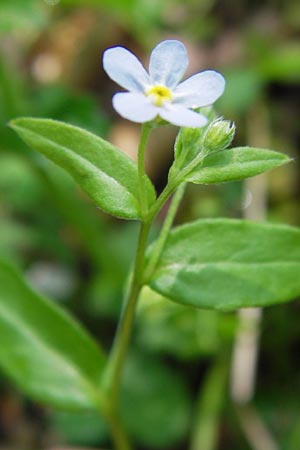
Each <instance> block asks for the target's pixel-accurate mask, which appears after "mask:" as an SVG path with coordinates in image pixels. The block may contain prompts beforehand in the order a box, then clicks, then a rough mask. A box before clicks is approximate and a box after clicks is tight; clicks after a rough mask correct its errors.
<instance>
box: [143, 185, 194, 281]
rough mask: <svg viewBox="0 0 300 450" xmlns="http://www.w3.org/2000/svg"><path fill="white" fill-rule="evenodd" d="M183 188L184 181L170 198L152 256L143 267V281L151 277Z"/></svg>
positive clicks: (183, 190)
mask: <svg viewBox="0 0 300 450" xmlns="http://www.w3.org/2000/svg"><path fill="white" fill-rule="evenodd" d="M185 188H186V183H182V184H181V185H180V186H179V188H178V190H177V192H176V194H175V195H174V197H173V199H172V203H171V206H170V208H169V210H168V213H167V216H166V218H165V221H164V224H163V227H162V229H161V232H160V235H159V237H158V239H157V241H156V243H155V247H154V249H153V251H152V256H151V258H150V261H149V263H148V265H147V267H146V269H145V276H144V279H145V281H146V280H148V279H149V278H150V277H151V275H152V272H153V270H154V269H155V266H156V264H157V262H158V260H159V257H160V255H161V252H162V250H163V248H164V246H165V243H166V240H167V238H168V234H169V232H170V229H171V226H172V224H173V222H174V219H175V216H176V213H177V210H178V207H179V205H180V203H181V200H182V197H183V195H184V192H185Z"/></svg>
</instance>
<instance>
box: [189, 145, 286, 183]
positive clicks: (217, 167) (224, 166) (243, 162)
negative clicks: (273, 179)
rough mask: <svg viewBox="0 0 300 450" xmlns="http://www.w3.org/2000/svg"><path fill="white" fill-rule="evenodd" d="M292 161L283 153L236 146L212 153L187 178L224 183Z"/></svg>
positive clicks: (191, 180) (195, 180)
mask: <svg viewBox="0 0 300 450" xmlns="http://www.w3.org/2000/svg"><path fill="white" fill-rule="evenodd" d="M289 161H290V158H289V157H288V156H287V155H284V154H283V153H279V152H275V151H273V150H266V149H262V148H252V147H236V148H231V149H229V150H224V151H220V152H217V153H213V154H210V155H208V156H206V157H205V158H204V160H203V161H202V163H200V164H199V166H197V167H196V168H195V169H193V170H192V171H191V172H190V173H189V174H188V175H187V176H186V177H185V178H184V180H185V181H190V182H192V183H196V184H212V183H224V182H226V181H236V180H242V179H244V178H249V177H253V176H254V175H259V174H260V173H263V172H266V171H267V170H270V169H274V168H275V167H278V166H281V165H282V164H285V163H287V162H289Z"/></svg>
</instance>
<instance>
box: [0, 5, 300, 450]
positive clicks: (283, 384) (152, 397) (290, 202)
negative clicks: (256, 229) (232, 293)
mask: <svg viewBox="0 0 300 450" xmlns="http://www.w3.org/2000/svg"><path fill="white" fill-rule="evenodd" d="M299 31H300V5H299V1H298V0H288V1H286V2H282V1H277V0H268V1H267V0H264V1H257V0H256V1H253V2H250V1H248V0H242V1H238V0H230V1H228V2H225V1H224V0H186V1H185V2H183V1H181V0H165V1H164V2H162V1H160V0H151V1H150V0H114V1H110V0H60V1H58V0H14V1H11V0H1V2H0V168H1V170H0V219H1V221H0V254H1V257H5V258H6V259H7V260H9V261H11V262H12V263H13V264H15V265H17V266H19V267H21V268H22V270H23V271H24V272H25V273H26V274H27V277H28V279H29V280H30V282H31V284H33V285H35V287H36V288H37V289H38V290H39V291H40V292H44V293H45V294H47V295H50V296H51V297H52V298H53V300H54V301H63V302H64V303H65V305H66V306H67V307H68V308H70V309H71V310H72V311H73V312H74V313H75V314H76V315H77V316H78V317H79V318H80V320H81V321H82V322H84V323H85V324H86V325H87V326H88V327H89V329H90V330H91V332H92V333H93V334H94V335H95V336H96V337H98V338H99V340H101V342H103V344H104V345H105V346H106V347H108V346H110V345H111V341H112V336H113V333H114V331H115V326H116V320H117V317H118V314H119V312H120V308H121V301H122V294H123V289H124V283H126V279H127V276H128V272H129V269H130V267H131V263H132V255H133V250H134V247H135V243H136V232H137V224H136V223H131V222H130V223H120V222H119V221H117V220H113V219H111V218H109V217H107V216H105V215H104V214H103V213H101V212H100V211H99V210H97V209H96V208H95V207H94V206H93V205H91V204H90V203H89V201H88V200H87V199H86V197H85V195H84V194H83V193H82V192H81V191H80V190H79V188H78V187H77V186H75V184H74V183H73V181H72V180H71V179H70V178H69V177H67V175H65V174H64V173H63V172H62V171H60V170H59V169H57V168H55V167H54V166H53V165H52V164H50V163H49V162H47V161H46V160H45V159H43V158H42V157H39V156H38V155H36V154H34V153H33V152H31V151H30V150H29V149H28V148H26V147H25V146H24V145H23V144H22V143H21V141H20V140H19V139H18V138H17V137H16V135H14V134H13V133H12V132H11V131H10V130H9V129H8V128H7V127H6V126H5V124H6V122H7V121H8V120H10V119H12V118H15V117H17V116H22V115H26V116H36V117H49V118H53V119H58V120H64V121H66V122H69V123H71V124H74V125H79V126H81V127H84V128H87V129H88V130H90V131H92V132H94V133H97V134H99V135H100V136H103V137H109V138H111V139H112V140H113V141H114V143H115V144H116V145H118V146H120V147H122V148H124V149H125V150H126V152H127V153H128V154H129V155H130V156H131V157H134V154H135V148H136V142H137V140H138V135H139V129H138V127H135V126H132V124H130V123H128V122H126V121H125V122H124V121H122V120H121V119H120V118H119V117H118V116H117V115H116V114H115V113H114V112H113V110H112V107H111V102H110V99H111V95H112V94H113V92H115V91H116V90H117V87H116V86H115V85H114V84H113V83H112V82H111V81H110V80H108V78H107V77H106V76H105V74H104V72H103V71H102V69H101V53H102V51H103V50H104V49H105V48H106V47H109V46H112V45H117V44H120V45H124V46H126V47H128V48H130V49H131V50H133V51H134V52H136V53H137V54H138V55H139V56H141V57H142V59H143V60H144V61H145V62H147V56H146V55H147V53H148V52H149V50H150V49H151V48H152V46H153V45H155V44H156V43H157V42H158V41H159V40H162V39H165V38H168V37H175V38H177V39H180V40H183V41H184V43H185V44H186V45H187V48H188V51H189V55H190V59H191V73H193V72H196V71H199V69H201V68H203V69H205V68H216V69H218V70H220V71H221V72H222V73H224V74H225V76H226V80H227V88H226V92H225V94H224V96H223V97H222V98H221V99H220V101H219V102H218V105H217V108H218V111H219V112H220V114H222V115H223V116H224V117H225V118H228V119H230V120H235V121H236V123H237V135H236V138H235V142H234V145H235V146H238V145H247V144H250V145H253V141H255V144H254V145H256V146H268V147H270V148H272V147H273V148H274V149H278V150H281V151H284V152H286V153H288V154H289V155H290V156H291V157H294V158H295V160H294V162H293V164H290V165H289V166H287V167H284V168H282V169H277V170H276V171H274V172H272V173H270V174H269V175H268V211H267V217H268V218H269V219H270V220H272V221H274V222H283V223H290V224H296V225H299V224H300V212H299V211H300V208H299V193H300V178H299V168H300V165H299V160H300V159H299V144H300V133H299V117H300V104H299V101H298V98H299V93H300V45H299ZM262 110H263V111H264V114H263V118H264V120H261V118H262V114H261V111H262ZM253 122H254V123H255V127H254V126H253ZM166 136H167V137H166V138H165V139H164V140H161V141H159V142H155V141H154V142H153V145H151V148H150V153H149V158H148V162H149V173H151V174H152V177H153V181H154V183H155V184H156V185H157V187H158V189H160V188H161V186H162V184H163V182H164V180H165V179H166V174H167V165H166V161H168V160H169V161H170V160H171V158H172V155H171V153H168V152H169V148H171V147H172V145H173V135H172V134H170V135H168V134H167V133H166ZM266 140H267V142H266ZM166 153H167V154H168V156H167V157H163V156H162V155H163V154H166ZM199 189H201V188H198V187H196V186H191V187H189V189H188V191H187V194H186V197H185V200H184V204H183V207H182V208H181V210H180V212H179V215H178V218H177V220H178V222H184V221H187V220H192V219H195V218H199V217H204V218H205V217H218V216H220V215H222V216H227V217H240V216H242V215H243V214H244V211H246V210H247V206H248V205H249V201H250V202H251V198H250V200H249V198H248V197H247V196H245V194H244V189H243V185H242V183H240V182H237V183H228V184H223V185H220V186H217V187H204V188H202V189H201V191H199ZM250 197H251V196H250ZM162 218H163V217H160V218H159V220H162ZM298 313H299V304H297V303H294V304H290V305H286V306H281V307H276V308H275V307H273V308H271V309H269V310H266V313H265V317H264V321H263V330H262V339H261V341H262V344H261V345H262V349H261V358H260V364H259V370H258V384H257V397H256V407H257V410H258V411H259V413H260V414H261V415H262V417H263V418H264V420H265V421H266V423H267V425H268V426H269V427H270V429H272V430H274V435H275V438H276V440H277V442H278V447H279V448H280V449H283V450H298V449H299V447H300V436H299V415H300V410H299V405H298V404H297V401H296V399H297V398H298V397H299V395H300V387H299V382H298V379H299V376H298V374H299V371H300V365H299V359H298V358H297V351H298V347H299V342H300V338H299V324H298V320H297V319H298ZM235 328H236V320H235V316H234V315H228V314H226V315H219V314H216V313H214V312H210V311H209V312H208V311H198V310H195V309H193V308H184V307H182V306H180V305H175V304H171V303H169V302H167V301H165V300H164V299H162V298H161V297H160V296H157V294H154V293H153V292H151V291H149V290H148V291H146V292H144V295H143V298H142V300H141V303H140V307H139V311H138V315H137V323H136V333H135V338H134V348H135V350H133V352H132V354H131V357H130V359H129V361H128V365H127V369H126V374H125V378H124V391H123V404H124V405H125V407H124V409H125V411H126V415H125V416H126V427H127V429H128V430H130V433H131V434H132V436H134V437H135V439H136V440H137V442H138V443H139V445H140V448H141V449H143V448H165V449H170V450H171V449H173V450H175V449H177V450H181V449H183V448H187V445H188V442H187V433H188V431H190V428H191V423H192V421H191V409H196V407H197V406H196V398H198V397H199V393H198V391H199V389H200V388H201V384H202V381H203V380H204V379H206V380H209V378H208V377H209V373H210V372H209V371H208V369H209V368H210V367H211V366H214V364H215V361H218V358H219V355H220V354H223V353H224V352H225V351H226V352H227V351H228V347H230V345H231V343H232V339H233V336H234V332H235ZM274 330H276V332H274ZM212 373H213V372H212ZM207 374H208V375H207ZM206 383H208V384H206V385H208V386H209V385H210V384H209V381H206ZM126 385H127V387H126ZM186 386H190V389H191V390H190V391H188V390H187V388H186ZM0 395H1V399H3V401H2V402H1V406H0V440H1V445H2V446H10V447H12V448H18V449H20V450H23V449H25V448H32V449H34V448H47V447H49V446H50V445H52V444H59V443H64V444H66V445H68V444H69V445H82V446H88V445H90V446H99V445H104V446H106V447H107V448H108V446H109V443H108V436H107V432H106V430H105V427H104V425H103V424H102V425H101V420H100V419H99V418H98V417H97V416H85V417H82V416H81V415H80V416H78V415H75V414H69V413H58V412H55V411H52V412H48V411H45V410H44V409H43V407H40V406H37V405H32V404H28V403H27V401H26V400H25V399H23V397H21V396H20V395H19V394H15V393H14V391H13V387H12V386H11V385H10V384H8V383H7V382H6V381H5V380H4V379H3V378H1V386H0ZM199 398H200V399H201V398H202V397H201V396H200V397H199ZM204 398H205V397H204ZM200 401H201V400H200ZM202 401H203V402H204V400H202ZM206 401H207V399H206ZM217 414H218V418H219V420H220V421H221V430H222V431H221V434H220V439H219V444H218V445H219V447H217V448H222V450H227V449H228V450H229V449H230V450H232V449H233V448H234V450H239V449H240V450H245V449H247V448H250V447H248V444H247V443H246V440H245V437H244V436H243V435H242V433H241V431H240V430H239V424H238V422H237V419H236V417H235V415H234V413H233V411H232V408H231V407H230V406H229V404H227V403H226V402H223V404H222V408H221V409H220V408H219V409H218V411H217ZM215 417H216V415H215V416H214V417H213V419H212V420H216V419H215ZM210 426H213V424H212V423H210ZM21 430H23V431H21ZM24 430H25V431H24ZM24 436H27V437H26V438H25V437H24Z"/></svg>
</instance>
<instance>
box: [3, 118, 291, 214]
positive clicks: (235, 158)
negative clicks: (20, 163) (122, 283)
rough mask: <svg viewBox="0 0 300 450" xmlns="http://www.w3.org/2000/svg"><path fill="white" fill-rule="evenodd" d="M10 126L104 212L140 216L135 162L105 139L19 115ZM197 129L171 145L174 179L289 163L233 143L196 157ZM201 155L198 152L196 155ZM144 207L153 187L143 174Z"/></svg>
mask: <svg viewBox="0 0 300 450" xmlns="http://www.w3.org/2000/svg"><path fill="white" fill-rule="evenodd" d="M10 126H11V127H12V128H13V129H14V130H15V131H16V132H17V133H18V134H19V136H20V137H21V138H22V139H23V140H24V141H25V142H26V143H27V144H28V145H29V146H30V147H32V148H33V149H35V150H37V151H38V152H40V153H41V154H43V155H44V156H46V157H47V158H48V159H50V160H51V161H53V162H54V163H55V164H57V165H58V166H60V167H62V168H63V169H65V170H66V171H67V172H68V173H69V174H70V175H71V176H72V177H73V178H74V179H75V180H76V181H77V183H78V184H79V185H80V186H81V188H82V189H83V190H84V191H85V192H86V193H87V194H88V195H89V196H90V198H91V199H92V200H93V201H94V202H95V204H96V205H97V206H99V207H100V208H102V209H103V210H104V211H106V212H107V213H110V214H112V215H114V216H117V217H122V218H125V219H141V218H142V215H141V211H140V201H139V183H138V172H137V167H136V164H135V163H134V162H133V161H132V160H131V159H130V158H128V157H127V156H126V155H125V154H124V153H122V152H121V151H120V150H118V149H117V148H116V147H114V146H113V145H111V144H110V143H108V142H107V141H105V140H103V139H101V138H99V137H97V136H95V135H93V134H91V133H89V132H87V131H85V130H82V129H80V128H77V127H74V126H71V125H67V124H64V123H62V122H57V121H53V120H48V119H31V118H21V119H16V120H13V121H12V122H11V123H10ZM202 135H203V130H202V129H182V130H181V131H180V133H179V136H178V138H177V141H176V145H175V160H174V165H173V167H172V168H171V171H170V175H171V174H173V175H174V174H175V175H176V176H177V175H178V178H179V180H180V182H182V181H188V182H192V183H198V184H211V183H223V182H226V181H235V180H241V179H244V178H248V177H252V176H254V175H258V174H260V173H262V172H265V171H267V170H270V169H272V168H274V167H278V166H280V165H282V164H285V163H286V162H288V161H289V158H288V156H286V155H284V154H282V153H278V152H274V151H271V150H265V149H257V148H250V147H238V148H233V149H230V150H223V151H220V152H217V153H211V154H209V155H207V156H206V157H205V158H204V159H203V158H202V159H201V158H200V159H199V162H198V163H197V161H198V157H199V151H200V149H201V138H202ZM200 156H201V155H200ZM146 198H147V201H148V206H149V207H151V206H152V205H153V203H154V202H155V191H154V188H153V185H152V183H151V181H150V180H149V178H148V177H146Z"/></svg>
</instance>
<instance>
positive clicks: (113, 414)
mask: <svg viewBox="0 0 300 450" xmlns="http://www.w3.org/2000/svg"><path fill="white" fill-rule="evenodd" d="M150 132H151V126H149V124H144V125H143V127H142V133H141V141H140V145H139V149H138V180H139V195H140V207H141V215H142V222H141V227H140V232H139V239H138V245H137V250H136V256H135V262H134V267H133V275H132V279H131V283H130V288H129V290H128V294H127V295H126V298H125V302H124V307H123V311H122V314H121V318H120V321H119V325H118V329H117V333H116V337H115V340H114V343H113V347H112V350H111V353H110V356H109V359H108V364H107V369H106V371H105V374H104V378H103V380H102V383H103V384H102V386H103V388H104V389H105V392H106V401H105V407H104V415H105V417H106V420H107V422H108V425H109V427H110V430H111V433H112V437H113V440H114V445H115V448H116V450H130V449H131V447H130V444H129V442H128V440H127V437H126V435H125V433H124V432H123V430H122V427H121V424H120V422H119V420H118V403H119V396H120V395H119V394H120V385H121V376H122V371H123V366H124V362H125V358H126V354H127V351H128V346H129V342H130V339H131V335H132V329H133V322H134V317H135V310H136V305H137V302H138V298H139V294H140V292H141V289H142V287H143V285H144V284H145V281H144V280H145V277H144V273H145V267H144V266H145V252H146V247H147V242H148V236H149V231H150V228H151V225H152V223H153V220H154V218H155V216H156V215H157V213H158V212H159V210H160V209H161V208H162V206H163V205H164V204H165V202H166V201H167V200H168V198H169V197H170V195H172V193H173V192H174V191H175V189H176V188H177V186H178V184H177V185H175V184H172V185H168V186H167V187H166V188H165V190H164V191H163V192H162V194H161V195H160V197H159V198H158V199H157V200H156V202H155V204H154V205H153V207H152V209H151V210H150V211H148V204H147V197H146V192H147V191H146V174H145V167H144V159H145V150H146V145H147V142H148V138H149V135H150ZM183 193H184V187H182V188H181V189H180V190H179V191H178V194H176V196H175V197H174V202H173V204H172V207H171V208H170V209H171V210H170V212H169V214H168V216H167V219H166V222H165V225H164V226H163V229H162V236H161V237H160V238H159V240H158V247H157V250H156V252H155V255H156V256H155V259H154V258H153V261H152V262H151V267H154V266H155V264H156V262H157V258H158V257H159V254H160V252H161V250H162V248H163V245H164V243H165V240H166V238H167V235H168V232H169V229H170V227H171V225H172V222H173V219H174V216H175V214H176V211H177V208H178V205H179V203H180V200H181V198H182V196H183Z"/></svg>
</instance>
